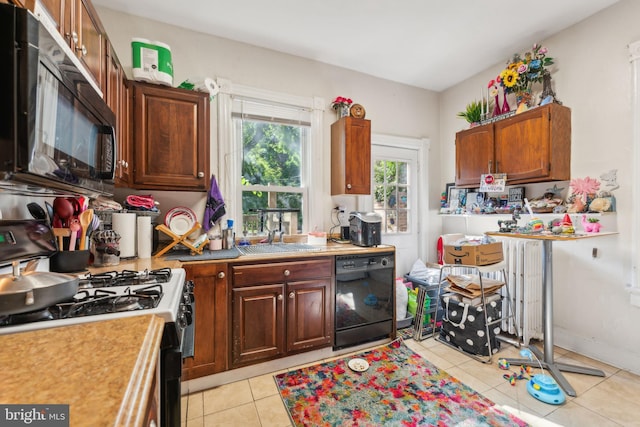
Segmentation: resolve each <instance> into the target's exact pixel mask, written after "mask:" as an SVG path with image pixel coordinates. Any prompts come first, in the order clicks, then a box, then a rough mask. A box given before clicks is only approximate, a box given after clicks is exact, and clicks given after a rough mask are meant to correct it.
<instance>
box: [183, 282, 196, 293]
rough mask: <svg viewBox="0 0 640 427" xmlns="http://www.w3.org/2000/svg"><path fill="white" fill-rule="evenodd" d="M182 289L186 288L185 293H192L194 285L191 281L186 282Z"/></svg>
mask: <svg viewBox="0 0 640 427" xmlns="http://www.w3.org/2000/svg"><path fill="white" fill-rule="evenodd" d="M184 287H185V288H186V290H187V292H193V288H194V287H195V285H194V284H193V282H192V281H191V280H187V281H186V282H185V284H184Z"/></svg>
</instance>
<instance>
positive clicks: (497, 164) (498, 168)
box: [494, 160, 500, 173]
mask: <svg viewBox="0 0 640 427" xmlns="http://www.w3.org/2000/svg"><path fill="white" fill-rule="evenodd" d="M499 170H500V162H499V161H497V160H496V170H495V171H494V173H498V171H499Z"/></svg>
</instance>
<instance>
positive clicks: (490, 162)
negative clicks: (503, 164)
mask: <svg viewBox="0 0 640 427" xmlns="http://www.w3.org/2000/svg"><path fill="white" fill-rule="evenodd" d="M492 163H493V162H492V161H491V160H489V165H488V166H489V173H491V164H492Z"/></svg>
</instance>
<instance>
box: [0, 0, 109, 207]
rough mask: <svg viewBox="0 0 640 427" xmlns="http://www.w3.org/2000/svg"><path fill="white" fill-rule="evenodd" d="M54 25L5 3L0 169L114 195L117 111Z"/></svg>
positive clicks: (24, 178) (0, 28)
mask: <svg viewBox="0 0 640 427" xmlns="http://www.w3.org/2000/svg"><path fill="white" fill-rule="evenodd" d="M51 27H52V26H51V25H50V24H49V25H47V22H46V20H44V19H43V20H42V21H41V20H39V19H38V18H36V16H35V15H33V14H32V13H31V12H30V11H29V10H27V9H22V8H19V7H15V6H13V5H9V4H0V58H1V59H0V64H2V65H1V66H0V94H1V95H0V146H1V147H2V150H0V174H2V176H3V177H4V181H5V182H8V183H9V184H10V182H17V183H25V184H27V185H28V186H29V188H33V187H34V186H35V187H36V188H44V189H49V190H53V191H56V192H64V193H72V194H82V195H87V196H90V197H96V196H100V195H109V196H110V195H112V194H113V179H114V175H115V167H116V135H115V131H114V125H115V114H114V113H113V111H111V109H110V108H109V107H108V106H107V104H106V103H105V102H104V100H103V99H102V94H101V93H100V92H99V89H97V85H96V84H95V82H92V81H91V77H90V76H89V75H88V74H87V72H86V71H85V70H84V68H83V67H82V65H80V62H79V60H78V58H77V57H75V56H74V55H73V52H72V51H71V48H70V47H69V46H68V45H65V44H64V39H63V38H62V36H60V34H59V33H58V32H57V31H55V29H53V30H51V31H50V30H49V29H48V28H51ZM45 191H47V190H45Z"/></svg>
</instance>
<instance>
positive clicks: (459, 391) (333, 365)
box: [274, 339, 527, 427]
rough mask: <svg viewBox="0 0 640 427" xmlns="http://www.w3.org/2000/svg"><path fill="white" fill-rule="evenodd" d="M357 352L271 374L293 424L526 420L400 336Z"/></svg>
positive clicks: (514, 423)
mask: <svg viewBox="0 0 640 427" xmlns="http://www.w3.org/2000/svg"><path fill="white" fill-rule="evenodd" d="M353 357H356V356H350V357H347V358H342V359H338V360H334V361H332V362H327V363H322V364H319V365H314V366H309V367H306V368H301V369H298V370H296V371H291V372H286V373H282V374H278V375H276V376H275V377H274V378H275V381H276V384H277V385H278V389H279V390H280V396H281V397H282V399H283V400H284V403H285V406H286V407H287V409H288V411H289V415H290V417H291V420H292V422H293V424H294V425H296V426H314V427H315V426H427V425H433V426H510V427H511V426H526V425H527V423H525V422H524V421H522V420H520V419H518V418H516V417H514V416H513V415H511V414H508V413H506V412H503V411H501V410H500V409H498V408H497V407H496V406H494V404H493V402H491V401H490V400H489V399H487V398H485V397H484V396H482V395H480V394H479V393H477V392H475V391H474V390H473V389H471V388H469V387H468V386H466V385H464V384H462V383H461V382H460V381H459V380H457V379H456V378H454V377H452V376H450V375H449V374H447V373H446V372H444V371H440V370H439V369H438V368H436V367H435V366H434V365H433V364H431V363H430V362H429V361H427V360H426V359H424V358H423V357H422V356H420V355H419V354H417V353H414V352H413V351H412V350H411V349H410V348H408V347H407V346H406V345H405V344H404V343H403V342H402V340H401V339H398V340H396V341H393V342H391V343H389V344H388V345H386V346H384V347H380V348H377V349H374V350H371V351H367V352H364V353H361V354H358V355H357V357H360V358H362V359H365V360H366V361H367V362H368V363H369V369H368V370H366V371H364V372H355V371H353V370H351V369H350V368H349V367H348V365H347V363H348V361H349V360H350V359H353Z"/></svg>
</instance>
